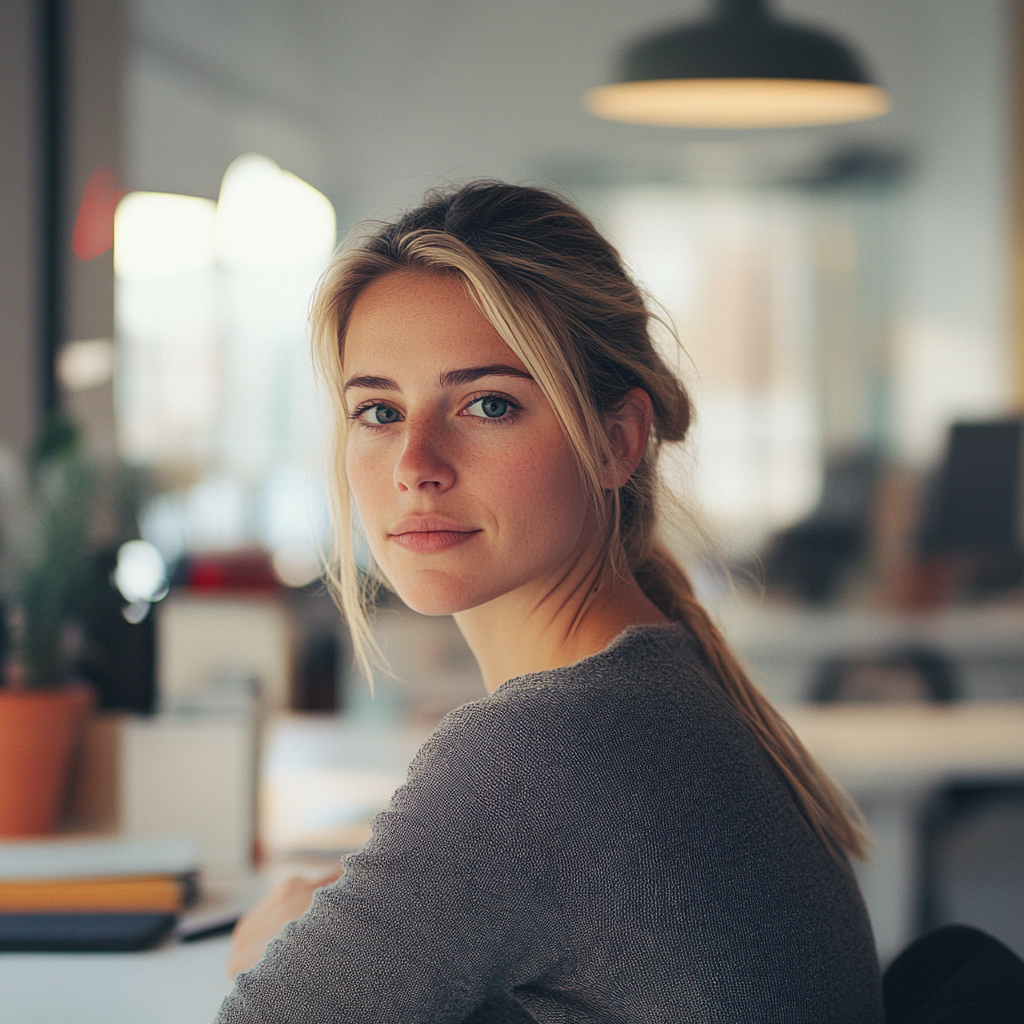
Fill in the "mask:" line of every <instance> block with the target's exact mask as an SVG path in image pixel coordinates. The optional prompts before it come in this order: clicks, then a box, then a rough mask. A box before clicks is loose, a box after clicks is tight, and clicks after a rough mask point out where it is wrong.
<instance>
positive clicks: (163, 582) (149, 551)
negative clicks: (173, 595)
mask: <svg viewBox="0 0 1024 1024" xmlns="http://www.w3.org/2000/svg"><path fill="white" fill-rule="evenodd" d="M114 585H115V586H116V587H117V589H118V590H119V591H120V592H121V596H122V597H123V598H124V599H125V600H126V601H128V602H129V604H130V605H137V604H138V603H139V602H141V601H144V602H146V603H150V602H152V601H159V600H160V598H161V597H163V596H164V595H165V594H166V593H167V569H166V566H165V565H164V560H163V558H162V557H161V555H160V552H159V551H157V549H156V548H155V547H153V545H152V544H150V543H149V541H145V540H130V541H128V542H127V543H126V544H122V545H121V547H120V548H118V551H117V568H116V569H115V570H114ZM128 621H129V622H131V621H132V620H131V619H129V620H128ZM137 621H141V619H139V620H137Z"/></svg>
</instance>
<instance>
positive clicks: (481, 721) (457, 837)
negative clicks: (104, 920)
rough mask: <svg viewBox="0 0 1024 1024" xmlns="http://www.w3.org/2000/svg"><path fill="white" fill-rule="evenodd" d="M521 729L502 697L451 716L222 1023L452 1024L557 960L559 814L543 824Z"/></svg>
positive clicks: (233, 998)
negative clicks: (361, 843)
mask: <svg viewBox="0 0 1024 1024" xmlns="http://www.w3.org/2000/svg"><path fill="white" fill-rule="evenodd" d="M503 712H504V713H503ZM516 725H519V726H521V725H522V723H514V724H513V723H510V722H509V721H508V711H507V709H504V708H503V704H502V701H501V700H497V701H494V700H493V699H492V700H488V701H482V702H479V703H477V704H472V705H467V706H466V707H464V708H461V709H459V710H458V711H456V712H453V713H452V714H451V715H449V716H448V717H447V718H446V719H445V721H444V722H443V723H442V725H441V726H440V728H439V729H438V731H437V732H436V733H435V734H434V736H433V737H431V739H430V740H429V741H428V742H427V744H425V746H424V748H423V749H422V750H421V751H420V753H419V755H418V756H417V758H416V760H415V761H414V762H413V764H412V766H411V767H410V769H409V775H408V778H407V781H406V783H405V785H404V786H402V787H401V788H400V789H399V790H398V792H397V793H396V794H395V796H394V797H393V798H392V801H391V804H390V806H389V807H388V809H387V810H385V811H382V812H381V813H380V814H379V815H378V816H377V818H376V819H375V821H374V824H373V833H372V836H371V838H370V840H369V841H368V842H367V844H366V846H365V847H364V849H363V850H362V851H360V852H359V853H357V854H353V855H351V856H350V857H349V858H347V860H346V871H345V874H344V875H343V876H342V877H341V879H339V881H338V882H337V883H335V884H334V885H332V886H329V887H327V888H324V889H321V890H319V891H318V892H317V893H316V895H315V897H314V900H313V904H312V906H311V907H310V909H309V911H308V912H307V913H306V914H305V915H304V916H303V917H302V918H300V919H299V920H298V921H296V922H293V923H292V924H290V925H288V926H286V927H285V929H284V930H283V931H282V934H281V935H280V936H279V937H278V938H277V939H275V940H274V941H273V942H272V943H271V944H270V946H269V947H268V949H267V952H266V954H265V955H264V957H263V959H262V960H261V961H260V963H259V964H258V965H257V966H256V967H254V968H253V969H252V970H251V971H248V972H246V973H243V974H241V975H240V976H239V977H238V979H237V981H236V985H235V989H234V991H233V992H232V994H231V995H230V996H229V997H228V998H227V1000H226V1001H225V1002H224V1005H223V1006H222V1008H221V1011H220V1014H219V1016H218V1018H217V1021H218V1024H241V1022H246V1024H252V1022H257V1021H258V1022H261V1024H263V1022H265V1024H271V1022H274V1024H279V1022H280V1024H284V1022H286V1021H287V1022H293V1021H294V1022H299V1021H301V1022H303V1024H318V1022H326V1021H332V1022H334V1021H338V1022H340V1021H345V1022H349V1024H356V1022H360V1021H374V1022H376V1024H381V1022H390V1021H394V1022H399V1021H401V1022H407V1021H408V1022H412V1021H431V1022H433V1024H442V1022H445V1021H458V1020H462V1019H464V1018H465V1017H466V1016H467V1015H468V1014H469V1013H471V1012H472V1011H473V1010H474V1008H476V1007H477V1006H479V1005H480V1004H481V1003H482V1002H483V1001H484V1000H485V999H486V998H487V996H488V993H490V992H494V991H499V990H507V989H509V988H511V987H514V986H516V985H522V984H527V983H528V982H529V981H530V980H531V972H532V971H541V970H542V969H543V967H542V965H544V964H548V965H550V964H551V957H552V954H553V951H554V950H556V949H557V947H558V938H557V930H558V925H557V920H556V918H557V914H556V913H555V908H554V901H553V900H552V898H551V895H552V893H553V892H555V891H557V887H556V886H554V885H553V884H552V879H550V878H548V877H546V875H548V874H549V873H550V872H549V871H548V870H545V869H542V867H541V863H540V862H541V861H548V860H549V858H547V857H543V856H539V855H538V850H537V849H536V845H535V844H536V842H537V839H538V837H540V836H544V835H547V838H548V840H550V839H551V838H552V837H551V836H550V834H549V832H548V830H547V829H546V828H545V825H546V824H550V822H547V823H545V822H541V821H538V820H536V817H537V813H538V810H537V808H536V807H535V806H533V805H532V804H531V801H530V798H529V795H528V794H529V790H530V789H531V788H532V786H531V782H530V774H531V773H530V772H528V771H526V770H525V769H524V763H523V762H524V755H523V750H522V747H521V745H520V742H519V741H521V736H518V737H517V736H514V735H513V733H515V732H518V730H517V729H516V728H515V726H516ZM541 816H542V817H547V815H546V814H544V813H543V811H541ZM531 819H533V820H531Z"/></svg>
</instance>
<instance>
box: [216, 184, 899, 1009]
mask: <svg viewBox="0 0 1024 1024" xmlns="http://www.w3.org/2000/svg"><path fill="white" fill-rule="evenodd" d="M313 320H314V327H315V337H316V341H315V355H316V359H317V363H318V366H319V370H320V372H321V374H322V376H323V378H324V380H325V381H326V384H327V387H328V389H329V392H330V394H331V396H332V401H333V404H334V414H335V422H334V431H333V437H334V440H335V450H334V458H333V460H332V466H333V467H334V469H335V471H336V479H335V485H336V496H337V508H336V511H337V516H336V520H337V539H338V545H337V549H338V564H337V566H336V568H335V575H334V582H335V584H336V589H337V591H338V593H339V594H340V600H341V604H342V606H343V609H344V612H345V614H346V616H347V619H348V622H349V624H350V626H351V629H352V632H353V639H354V642H355V648H356V652H357V656H358V657H359V658H360V659H361V660H362V661H363V662H364V663H365V664H368V663H369V659H370V656H371V655H372V641H371V639H370V636H369V632H368V628H367V621H366V615H365V611H364V607H363V602H364V600H365V596H366V595H365V594H363V593H362V592H361V584H360V577H359V576H358V574H357V570H356V567H355V564H354V561H353V557H352V554H351V551H350V544H349V538H350V536H351V527H352V523H351V521H350V516H351V511H350V510H351V509H352V508H353V506H354V508H355V509H356V510H357V512H358V521H359V524H360V525H361V527H362V529H363V530H364V531H365V535H366V539H367V542H368V545H369V549H370V551H371V553H372V555H373V559H374V562H375V563H376V567H377V569H378V570H379V573H380V575H381V576H382V577H383V578H384V579H385V580H386V581H387V584H388V585H389V586H390V587H392V588H393V589H394V590H395V591H396V592H397V593H398V595H399V596H400V597H401V598H402V600H403V601H405V602H406V604H408V605H409V606H410V607H412V608H413V609H415V610H416V611H419V612H422V613H425V614H428V615H445V614H452V615H454V617H455V621H456V622H457V623H458V626H459V628H460V630H461V631H462V633H463V635H464V636H465V638H466V640H467V642H468V644H469V646H470V648H471V649H472V651H473V653H474V655H475V656H476V658H477V661H478V662H479V664H480V668H481V671H482V673H483V677H484V681H485V683H486V685H487V689H488V691H489V692H490V696H488V697H487V698H486V699H484V700H481V701H479V702H476V703H472V704H468V705H466V706H464V707H462V708H459V709H458V710H456V711H454V712H452V713H451V714H450V715H448V716H447V718H445V720H444V721H443V722H442V723H441V725H440V727H439V728H438V730H437V732H436V733H435V734H434V735H433V737H432V738H431V739H430V740H429V741H428V742H427V743H426V745H425V746H424V747H423V749H422V750H421V751H420V753H419V754H418V756H417V758H416V760H415V761H414V762H413V764H412V766H411V768H410V770H409V776H408V780H407V782H406V784H405V785H404V786H403V787H402V788H401V789H399V791H398V792H397V793H396V794H395V796H394V798H393V800H392V802H391V805H390V806H389V808H388V809H387V810H385V811H384V812H382V813H381V814H380V815H379V816H378V817H377V818H376V820H375V822H374V829H373V836H372V838H371V839H370V840H369V842H368V843H367V845H366V847H365V848H364V849H363V850H362V851H360V852H359V853H356V854H353V855H351V856H349V857H347V858H346V860H345V873H344V875H343V876H342V877H341V878H340V880H339V881H337V882H336V883H334V884H332V885H327V886H325V887H323V888H320V889H318V890H317V892H316V894H315V896H314V897H313V900H312V906H310V907H309V909H308V912H306V913H305V914H304V915H303V916H302V917H301V919H300V920H298V921H295V922H294V923H292V924H289V925H287V927H285V928H284V930H283V931H282V932H281V934H280V936H279V937H278V938H277V939H275V940H274V941H273V942H272V943H271V944H270V946H269V947H268V948H267V951H266V954H265V955H264V956H263V957H262V959H261V960H259V957H260V954H261V952H262V948H263V945H264V944H265V943H266V941H267V938H269V936H270V935H272V934H274V933H275V932H276V931H277V929H278V928H279V927H280V925H281V923H282V922H283V921H285V920H288V919H289V918H294V917H298V916H299V914H302V912H303V911H305V910H306V905H307V903H308V898H309V890H308V889H306V890H304V889H303V888H302V886H301V885H299V884H294V885H293V886H292V887H291V888H286V889H285V890H282V891H279V892H278V893H277V894H275V895H274V896H273V897H272V898H271V899H270V900H269V901H268V902H267V903H266V904H264V905H263V906H262V907H260V908H257V910H256V911H255V912H254V913H253V914H252V916H251V917H250V918H249V919H248V920H247V921H244V922H243V923H242V925H241V926H240V929H239V934H238V936H237V951H236V958H235V964H236V966H237V967H238V968H239V969H241V968H243V967H248V966H250V964H251V963H255V961H256V960H259V963H258V964H257V965H256V966H255V967H254V968H253V969H252V970H249V971H248V972H247V973H242V974H241V975H240V976H239V978H238V981H237V985H236V989H235V992H234V993H233V994H232V995H231V996H230V997H229V998H228V1000H227V1002H226V1003H225V1005H224V1007H223V1009H222V1011H221V1016H220V1018H219V1019H220V1020H221V1021H222V1022H225V1024H227V1022H235V1021H239V1022H240V1021H268V1022H269V1021H297V1020H302V1021H305V1022H314V1021H348V1022H353V1021H371V1020H372V1021H378V1022H379V1021H431V1022H440V1021H463V1020H473V1021H505V1020H517V1021H518V1020H523V1021H527V1020H535V1021H543V1022H546V1021H566V1022H570V1021H573V1022H575V1021H580V1022H584V1021H643V1022H648V1024H653V1022H671V1024H679V1022H683V1021H737V1022H740V1021H742V1022H753V1021H775V1020H779V1021H782V1020H786V1021H805V1022H812V1021H813V1022H816V1024H824V1022H826V1021H844V1022H851V1021H880V1020H881V998H880V982H879V975H878V965H877V961H876V957H875V951H874V945H873V941H872V937H871V931H870V926H869V924H868V920H867V916H866V914H865V910H864V906H863V903H862V901H861V898H860V894H859V892H858V890H857V886H856V882H855V880H854V878H853V875H852V873H851V871H850V867H849V863H848V860H847V858H848V856H859V855H861V854H862V852H863V837H862V835H861V833H860V832H859V830H858V828H857V826H856V825H855V824H854V823H853V822H852V821H851V820H850V818H849V816H848V815H847V812H846V811H845V809H844V807H843V804H842V801H841V799H840V797H839V795H838V794H837V792H836V790H835V789H834V788H833V787H832V785H831V784H830V783H829V781H828V780H827V779H826V778H825V776H824V775H823V774H822V772H821V770H820V769H819V768H818V767H817V766H816V765H815V764H814V762H813V761H812V759H811V758H810V756H809V755H808V754H807V753H806V751H805V750H804V749H803V747H802V746H801V745H800V743H799V741H798V740H797V739H796V738H795V737H794V735H793V734H792V732H791V731H790V730H789V728H788V727H787V726H786V724H785V723H784V722H783V721H782V719H781V718H780V717H779V715H778V714H777V713H776V712H775V711H774V710H773V709H772V707H771V706H770V705H769V704H768V702H767V701H766V700H765V698H764V697H763V696H761V694H760V693H759V692H758V691H757V690H756V689H755V688H754V687H753V685H752V684H751V683H750V682H749V680H748V679H747V677H746V676H745V675H744V673H743V670H742V669H741V668H740V666H739V664H738V662H737V661H736V658H735V657H734V655H733V654H732V653H731V652H730V651H729V649H728V647H727V646H726V644H725V642H724V641H723V640H722V638H721V636H720V635H719V633H718V632H717V631H716V629H715V627H714V626H713V625H712V623H711V622H710V620H709V618H708V616H707V614H706V613H705V611H704V610H703V608H702V607H701V606H700V605H699V603H698V602H697V601H696V600H695V598H694V596H693V592H692V590H691V588H690V585H689V583H688V581H687V578H686V576H685V574H684V573H683V570H682V569H681V568H680V567H679V565H678V564H677V563H676V562H675V561H674V560H673V558H672V556H671V555H670V554H669V553H668V552H667V551H666V549H665V548H664V547H663V546H662V545H661V543H660V542H659V540H658V535H657V529H656V520H657V515H658V511H659V507H658V506H659V497H660V493H659V481H658V476H657V472H656V464H657V456H658V450H659V447H660V446H661V445H662V444H663V443H665V442H677V441H681V440H682V439H683V437H684V436H685V434H686V431H687V428H688V426H689V423H690V415H691V412H690V404H689V401H688V398H687V395H686V393H685V391H684V390H683V388H682V387H681V385H680V384H679V383H678V381H677V380H676V379H675V378H674V377H673V375H672V374H671V373H670V372H669V370H668V369H667V368H666V366H665V365H664V363H663V362H662V360H661V359H660V358H659V356H658V355H657V354H656V352H655V350H654V348H653V347H652V344H651V339H650V335H649V326H650V323H651V315H650V314H649V313H648V311H647V309H646V308H645V306H644V302H643V299H642V297H641V295H640V292H639V291H638V289H637V287H636V286H635V285H634V284H633V282H632V281H631V280H630V279H629V278H628V276H627V275H626V273H625V272H624V270H623V268H622V265H621V262H620V260H619V257H618V255H617V254H616V252H615V251H614V249H613V248H612V247H611V246H610V245H609V244H608V243H607V242H606V241H605V240H604V239H603V238H602V237H601V236H600V235H599V234H598V233H597V231H596V230H595V229H594V227H593V225H592V224H591V223H590V222H589V221H588V220H587V218H586V217H584V216H583V215H582V214H581V213H580V212H579V211H578V210H576V209H574V208H573V207H571V206H569V205H568V204H567V203H565V202H563V201H562V200H561V199H559V198H557V197H555V196H553V195H551V194H549V193H547V192H545V191H542V190H540V189H534V188H522V187H514V186H509V185H503V184H497V183H487V182H484V183H476V184H471V185H468V186H466V187H464V188H461V189H458V190H456V191H449V192H443V193H435V194H430V195H428V197H427V199H426V202H425V204H424V205H423V206H422V207H420V208H419V209H417V210H415V211H413V212H412V213H410V214H408V215H407V216H405V217H404V218H402V219H401V220H400V221H398V222H397V223H395V224H390V225H386V226H384V227H382V228H381V229H380V230H378V231H377V232H376V233H374V234H372V235H370V236H368V237H365V238H363V239H361V240H360V241H358V242H357V243H355V244H353V245H352V246H350V247H348V248H346V249H345V250H344V251H342V252H341V254H340V255H339V256H338V257H337V258H336V260H335V262H334V264H333V265H332V267H331V269H330V270H329V271H328V273H327V274H326V275H325V277H324V280H323V282H322V284H321V287H320V290H319V294H318V296H317V298H316V301H315V304H314V314H313Z"/></svg>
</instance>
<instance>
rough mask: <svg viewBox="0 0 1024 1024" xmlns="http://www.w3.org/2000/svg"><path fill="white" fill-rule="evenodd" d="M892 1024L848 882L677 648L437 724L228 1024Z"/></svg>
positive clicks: (605, 661)
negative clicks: (341, 868)
mask: <svg viewBox="0 0 1024 1024" xmlns="http://www.w3.org/2000/svg"><path fill="white" fill-rule="evenodd" d="M881 1020H882V1009H881V986H880V980H879V971H878V963H877V960H876V956H875V949H874V943H873V940H872V936H871V928H870V925H869V924H868V919H867V915H866V913H865V910H864V904H863V902H862V900H861V897H860V893H859V892H858V890H857V885H856V882H855V881H854V879H853V877H852V875H851V874H850V872H849V870H848V868H846V866H845V865H840V864H839V863H837V862H836V860H835V859H834V858H833V857H832V856H830V854H829V853H828V852H827V851H826V850H825V849H824V847H823V846H822V844H821V843H820V842H819V840H818V839H817V838H816V837H815V835H814V833H813V832H812V831H811V829H810V827H809V825H808V824H807V822H806V821H805V820H804V818H803V816H802V815H801V812H800V811H799V810H798V809H797V807H796V805H795V803H794V800H793V798H792V796H791V795H790V792H789V790H788V788H787V786H786V784H785V783H784V782H783V780H782V778H781V776H780V775H779V773H778V771H777V770H776V769H775V768H774V767H773V765H772V764H771V762H770V761H769V759H768V757H767V756H766V755H765V753H764V751H763V750H762V748H761V746H760V745H759V744H758V743H757V741H756V740H754V739H753V737H752V736H751V734H750V733H749V732H748V731H747V729H746V727H745V726H744V725H743V724H742V723H741V721H740V720H739V718H738V717H737V715H736V714H735V713H734V712H733V711H732V710H731V708H730V707H729V706H728V705H727V704H726V702H725V700H724V699H723V698H722V697H721V696H720V695H719V693H718V691H717V690H716V688H715V686H714V684H713V683H712V682H711V679H710V676H709V672H708V669H707V668H706V666H705V664H704V662H703V659H702V657H701V655H700V653H699V651H698V648H697V646H696V644H695V642H694V641H693V639H692V637H691V636H690V635H689V634H688V633H687V632H686V631H685V630H684V629H683V628H682V627H681V626H639V627H633V628H630V629H628V630H626V631H625V632H624V633H622V634H621V635H620V636H619V637H618V638H617V639H616V640H615V641H614V642H613V643H612V644H610V645H609V646H608V647H607V648H605V650H603V651H601V652H600V653H599V654H596V655H594V656H593V657H590V658H586V659H584V660H583V661H579V662H577V663H576V664H574V665H569V666H567V667H565V668H560V669H555V670H554V671H551V672H539V673H536V674H534V675H528V676H522V677H520V678H517V679H512V680H509V681H508V682H507V683H505V684H504V685H503V686H502V687H501V688H500V689H499V690H498V691H497V692H496V693H494V694H492V695H491V696H490V697H487V698H486V699H484V700H481V701H478V702H476V703H473V704H467V705H465V706H464V707H461V708H459V709H457V710H456V711H453V712H452V713H451V714H450V715H448V716H447V717H446V718H445V719H444V721H443V722H442V723H441V725H440V726H439V728H438V730H437V731H436V732H435V733H434V735H433V736H432V737H431V738H430V739H429V740H428V741H427V743H426V744H425V745H424V747H423V749H422V750H421V751H420V752H419V754H418V755H417V757H416V759H415V761H414V762H413V764H412V766H411V767H410V769H409V775H408V779H407V781H406V783H405V785H404V786H403V787H402V788H401V789H399V790H398V792H397V793H396V794H395V796H394V798H393V799H392V801H391V804H390V806H389V807H388V808H387V810H385V811H382V812H381V813H380V814H379V815H378V816H377V818H376V819H375V821H374V825H373V835H372V838H371V839H370V840H369V842H368V843H367V844H366V846H365V848H364V849H363V850H362V851H360V852H359V853H355V854H352V855H350V856H349V857H348V858H347V859H346V871H345V874H344V875H343V876H342V878H341V879H340V880H339V881H338V882H337V883H335V884H334V885H332V886H329V887H327V888H325V889H321V890H319V891H318V893H317V894H316V896H315V898H314V900H313V905H312V907H311V909H310V910H309V912H308V913H307V914H306V915H305V916H304V917H302V918H301V919H300V920H299V921H297V922H295V923H293V924H291V925H289V926H287V927H286V928H285V929H284V931H283V933H282V935H281V937H280V938H278V939H276V940H275V941H274V942H273V943H271V945H270V947H269V949H268V950H267V953H266V955H265V956H264V958H263V960H262V961H261V962H260V963H259V964H258V965H257V966H256V967H255V968H254V969H253V970H251V971H249V972H247V973H245V974H242V975H240V976H239V978H238V981H237V984H236V988H235V991H234V992H233V993H232V994H231V995H230V996H229V997H228V999H227V1000H226V1001H225V1003H224V1006H223V1007H222V1009H221V1011H220V1015H219V1017H218V1021H219V1022H220V1024H236V1022H238V1024H241V1022H247V1024H248V1022H254V1021H260V1022H281V1024H283V1022H285V1021H288V1022H294V1024H300V1022H301V1024H320V1022H327V1021H331V1022H339V1024H340V1022H345V1024H355V1022H362V1021H366V1022H370V1021H373V1022H375V1024H383V1022H399V1021H401V1022H406V1021H410V1022H411V1021H424V1022H426V1021H429V1022H431V1024H441V1022H445V1021H472V1022H474V1024H479V1022H510V1021H522V1022H527V1021H537V1022H543V1024H548V1022H550V1024H555V1022H559V1024H563V1022H564V1024H575V1022H581V1024H582V1022H597V1021H608V1022H611V1021H622V1022H625V1021H629V1022H642V1024H683V1022H686V1021H716V1022H718V1021H721V1022H736V1024H755V1022H759V1021H789V1022H795V1024H826V1022H830V1021H837V1022H839V1021H841V1022H844V1024H853V1022H865V1024H868V1022H875V1024H877V1022H880V1021H881Z"/></svg>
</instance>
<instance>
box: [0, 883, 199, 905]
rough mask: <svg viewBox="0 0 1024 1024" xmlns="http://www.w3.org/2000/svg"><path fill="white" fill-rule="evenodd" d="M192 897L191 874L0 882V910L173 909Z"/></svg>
mask: <svg viewBox="0 0 1024 1024" xmlns="http://www.w3.org/2000/svg"><path fill="white" fill-rule="evenodd" d="M194 897H195V877H194V876H193V875H133V876H126V877H122V878H63V879H61V878H46V879H19V880H17V881H7V882H0V914H33V913H35V914H42V913H96V914H102V913H110V914H114V913H130V912H144V911H145V912H152V913H156V912H164V913H176V912H178V911H179V910H181V909H182V908H183V907H185V906H187V905H188V904H189V903H190V902H192V900H193V899H194Z"/></svg>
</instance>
